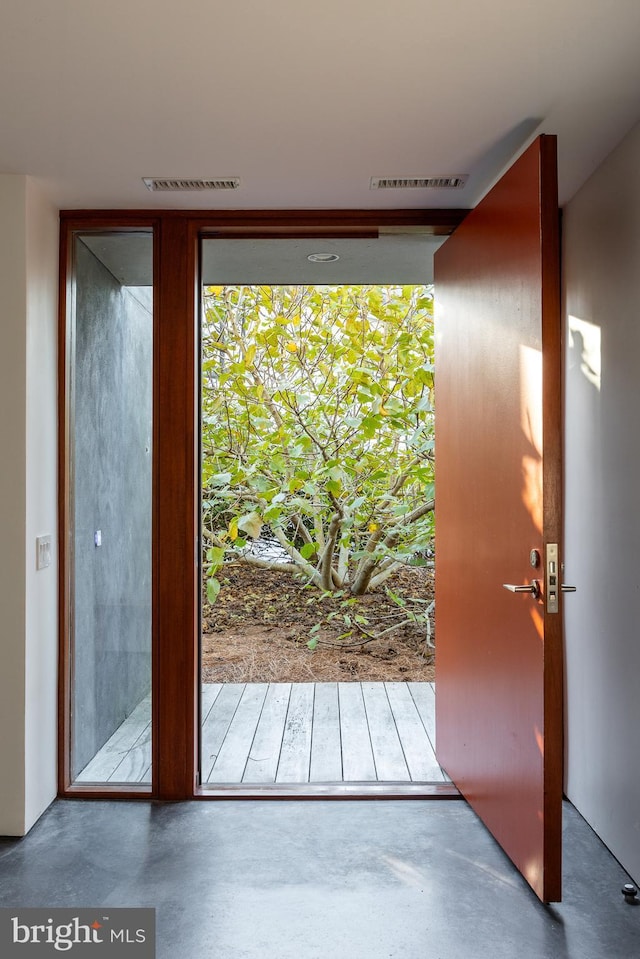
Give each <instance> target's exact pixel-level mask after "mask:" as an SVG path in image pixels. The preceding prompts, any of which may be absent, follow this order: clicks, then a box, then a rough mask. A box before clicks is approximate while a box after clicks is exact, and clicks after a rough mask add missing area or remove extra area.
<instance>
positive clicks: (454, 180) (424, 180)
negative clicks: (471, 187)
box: [370, 174, 469, 190]
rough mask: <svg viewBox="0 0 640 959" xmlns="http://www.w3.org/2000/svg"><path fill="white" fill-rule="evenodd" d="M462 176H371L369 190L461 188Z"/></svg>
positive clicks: (465, 179) (463, 181) (466, 178)
mask: <svg viewBox="0 0 640 959" xmlns="http://www.w3.org/2000/svg"><path fill="white" fill-rule="evenodd" d="M468 179H469V176H468V174H465V175H464V176H413V177H377V176H372V177H371V185H370V189H371V190H461V189H462V187H463V186H464V185H465V183H466V182H467V180H468Z"/></svg>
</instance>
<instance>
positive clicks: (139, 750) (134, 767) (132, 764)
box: [108, 723, 151, 783]
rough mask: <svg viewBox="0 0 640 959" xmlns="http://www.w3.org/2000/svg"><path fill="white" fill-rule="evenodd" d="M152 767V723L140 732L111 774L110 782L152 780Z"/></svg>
mask: <svg viewBox="0 0 640 959" xmlns="http://www.w3.org/2000/svg"><path fill="white" fill-rule="evenodd" d="M150 769H151V723H149V725H148V726H147V727H146V729H145V730H144V731H143V732H142V733H141V734H140V736H139V737H138V739H137V740H136V741H135V743H134V744H133V746H132V747H131V749H130V750H129V751H128V752H127V753H126V755H125V756H124V757H123V759H122V762H121V763H120V764H119V765H118V766H117V767H116V769H114V771H113V772H112V773H111V775H110V776H109V780H108V781H109V782H110V783H142V782H150V777H149V771H150ZM145 777H147V778H145Z"/></svg>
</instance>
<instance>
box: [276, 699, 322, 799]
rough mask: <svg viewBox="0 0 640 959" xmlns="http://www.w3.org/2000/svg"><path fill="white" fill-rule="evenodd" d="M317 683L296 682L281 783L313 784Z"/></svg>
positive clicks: (279, 777) (282, 754)
mask: <svg viewBox="0 0 640 959" xmlns="http://www.w3.org/2000/svg"><path fill="white" fill-rule="evenodd" d="M314 692H315V684H314V683H293V684H292V686H291V697H290V699H289V709H288V711H287V719H286V722H285V727H284V736H283V737H282V749H281V751H280V762H279V763H278V771H277V773H276V782H277V783H307V782H309V764H310V761H311V725H312V722H313V698H314Z"/></svg>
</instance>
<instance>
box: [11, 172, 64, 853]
mask: <svg viewBox="0 0 640 959" xmlns="http://www.w3.org/2000/svg"><path fill="white" fill-rule="evenodd" d="M57 243H58V241H57V213H56V211H55V210H54V209H53V208H52V207H51V205H50V204H49V203H48V202H47V200H46V198H45V197H44V196H43V194H42V193H41V192H40V190H39V188H38V186H37V184H35V183H34V182H33V181H31V180H29V179H28V178H26V177H23V176H9V175H0V324H1V328H2V350H1V351H0V449H1V450H2V469H1V470H0V542H2V546H3V548H2V551H1V552H0V608H1V609H2V622H1V625H0V771H1V775H0V835H22V834H24V833H25V832H26V831H27V830H28V829H29V828H30V827H31V825H32V824H33V822H34V821H35V820H36V819H37V818H38V816H39V815H40V814H41V813H42V812H43V810H44V809H45V808H46V807H47V805H48V804H49V803H50V802H51V800H52V799H53V798H54V796H55V793H56V684H57V639H56V636H57V603H56V577H57V562H56V535H55V534H56V311H57ZM40 533H51V534H52V537H53V557H52V560H53V561H52V566H51V567H50V568H49V569H46V570H42V571H39V572H36V570H35V537H36V535H38V534H40Z"/></svg>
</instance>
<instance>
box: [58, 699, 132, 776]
mask: <svg viewBox="0 0 640 959" xmlns="http://www.w3.org/2000/svg"><path fill="white" fill-rule="evenodd" d="M150 724H151V695H150V694H149V695H148V696H145V698H144V699H143V700H141V701H140V702H139V703H138V705H137V706H136V708H135V709H134V710H133V712H132V713H131V715H129V716H128V717H127V718H126V719H125V720H124V722H123V723H122V724H121V725H120V726H118V728H117V729H116V730H115V732H114V733H113V735H112V736H111V737H110V738H109V739H108V740H107V741H106V743H105V744H104V746H103V747H102V748H101V749H100V750H99V751H98V752H97V753H96V755H95V756H94V757H93V759H92V760H90V762H88V763H87V765H86V766H85V767H84V769H83V770H82V771H81V772H80V773H79V775H78V776H76V780H75V781H76V782H78V783H105V782H108V781H109V778H110V776H111V775H112V774H113V773H114V771H115V770H116V769H117V767H118V766H119V765H120V763H121V762H122V760H123V759H124V757H125V756H126V754H127V753H128V752H129V750H130V749H132V748H133V746H134V745H135V743H136V742H137V740H138V737H139V736H140V734H141V733H143V732H144V731H145V729H146V728H147V726H150Z"/></svg>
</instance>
